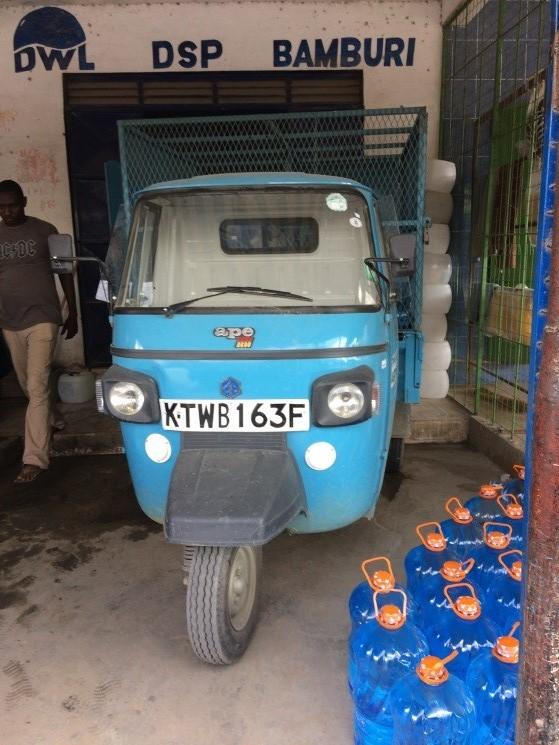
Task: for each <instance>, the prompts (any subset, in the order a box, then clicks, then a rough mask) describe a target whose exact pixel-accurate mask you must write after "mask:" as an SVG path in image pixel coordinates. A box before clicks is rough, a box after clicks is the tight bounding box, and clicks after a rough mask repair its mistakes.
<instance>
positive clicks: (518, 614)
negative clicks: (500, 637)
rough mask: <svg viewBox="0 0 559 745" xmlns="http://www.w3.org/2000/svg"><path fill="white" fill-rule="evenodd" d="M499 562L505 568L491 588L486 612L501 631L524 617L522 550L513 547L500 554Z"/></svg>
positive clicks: (503, 631)
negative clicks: (522, 601)
mask: <svg viewBox="0 0 559 745" xmlns="http://www.w3.org/2000/svg"><path fill="white" fill-rule="evenodd" d="M513 557H514V560H513ZM499 563H500V564H501V565H502V566H503V568H504V569H505V573H504V574H500V575H499V576H498V577H497V578H496V579H495V581H494V582H493V584H492V585H491V587H490V588H489V592H488V597H487V603H486V612H487V617H488V618H490V619H491V620H492V621H493V623H494V624H495V626H496V627H497V629H498V631H499V633H505V630H506V629H508V628H510V625H511V624H512V623H514V622H516V621H520V620H521V618H522V604H521V593H522V551H519V550H518V549H517V548H513V549H511V550H510V551H504V552H503V553H502V554H499Z"/></svg>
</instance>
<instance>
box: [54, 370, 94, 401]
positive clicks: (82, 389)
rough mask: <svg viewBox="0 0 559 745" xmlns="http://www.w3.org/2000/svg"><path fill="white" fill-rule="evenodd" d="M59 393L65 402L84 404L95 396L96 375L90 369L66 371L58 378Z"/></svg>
mask: <svg viewBox="0 0 559 745" xmlns="http://www.w3.org/2000/svg"><path fill="white" fill-rule="evenodd" d="M57 388H58V395H59V396H60V400H61V401H62V402H63V403H65V404H83V403H85V402H86V401H91V399H93V398H95V376H94V375H93V373H92V372H91V371H90V370H79V371H76V372H72V371H70V372H65V373H62V375H61V376H60V377H59V378H58V385H57Z"/></svg>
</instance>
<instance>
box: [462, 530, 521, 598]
mask: <svg viewBox="0 0 559 745" xmlns="http://www.w3.org/2000/svg"><path fill="white" fill-rule="evenodd" d="M482 536H483V545H482V546H480V547H479V548H477V549H476V550H475V551H474V552H473V554H472V558H473V559H474V560H475V566H474V568H473V569H472V571H471V573H470V577H471V579H473V581H474V582H475V583H476V584H477V585H478V586H479V587H481V589H482V590H483V591H484V592H485V594H486V595H489V589H490V588H491V587H492V585H493V583H494V582H495V580H496V579H497V577H499V576H500V575H502V574H505V572H506V569H505V568H504V567H503V565H502V564H501V562H500V561H499V554H501V553H503V551H506V550H507V549H508V548H509V547H510V542H511V536H512V527H511V525H509V524H507V523H504V522H492V521H488V522H486V523H484V524H483V530H482Z"/></svg>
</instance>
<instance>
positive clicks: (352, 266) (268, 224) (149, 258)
mask: <svg viewBox="0 0 559 745" xmlns="http://www.w3.org/2000/svg"><path fill="white" fill-rule="evenodd" d="M371 246H372V238H371V225H370V217H369V212H368V207H367V203H366V201H365V199H364V198H363V196H362V195H361V194H360V193H359V192H357V191H353V190H350V189H345V190H344V189H341V190H336V189H322V188H321V189H312V188H309V187H304V188H281V189H279V188H243V189H233V188H231V189H227V190H206V191H182V192H174V193H164V192H161V193H154V194H151V195H146V196H144V197H142V198H141V199H140V201H139V202H138V204H137V206H136V210H135V213H134V223H133V227H132V232H131V238H130V246H129V249H128V257H127V264H126V269H125V272H124V278H123V282H122V285H121V289H120V293H119V298H118V303H117V304H118V305H119V306H124V307H135V308H141V307H146V308H148V307H154V308H164V307H167V306H170V305H172V304H175V303H183V301H194V302H193V303H192V304H190V305H189V306H188V307H189V308H197V307H201V308H204V307H220V308H222V307H235V306H237V307H240V306H243V307H247V306H251V307H271V306H275V307H276V306H281V307H283V306H285V307H289V306H291V307H294V306H303V305H304V306H305V307H308V306H311V307H312V306H313V305H314V306H348V305H349V306H355V305H373V306H377V307H378V306H379V302H380V301H379V293H378V287H377V285H376V283H375V282H374V281H371V280H370V279H369V275H368V272H367V270H366V267H365V266H364V264H363V259H364V258H366V257H367V256H370V255H371V253H372V251H371ZM216 287H220V288H223V287H231V288H232V289H231V290H230V291H227V292H223V293H221V294H219V296H216V297H215V298H212V297H209V298H204V299H199V300H198V298H202V297H203V296H204V295H208V294H211V293H208V289H209V288H216ZM235 287H237V288H243V287H245V288H247V287H248V288H251V287H260V288H267V289H269V290H277V291H281V292H280V294H279V295H275V294H268V293H266V294H251V295H248V294H246V293H243V292H235V291H234V290H235ZM281 293H287V294H289V293H293V294H295V295H302V296H304V297H305V298H308V299H309V301H310V302H306V303H302V302H301V300H300V299H298V298H296V297H289V296H287V297H286V296H281Z"/></svg>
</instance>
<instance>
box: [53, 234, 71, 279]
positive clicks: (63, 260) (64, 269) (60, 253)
mask: <svg viewBox="0 0 559 745" xmlns="http://www.w3.org/2000/svg"><path fill="white" fill-rule="evenodd" d="M48 244H49V252H50V258H51V264H52V270H53V272H54V273H55V274H72V267H73V265H74V264H73V261H72V260H73V258H74V252H73V250H72V236H70V235H67V234H65V233H62V234H55V235H49V237H48Z"/></svg>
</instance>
